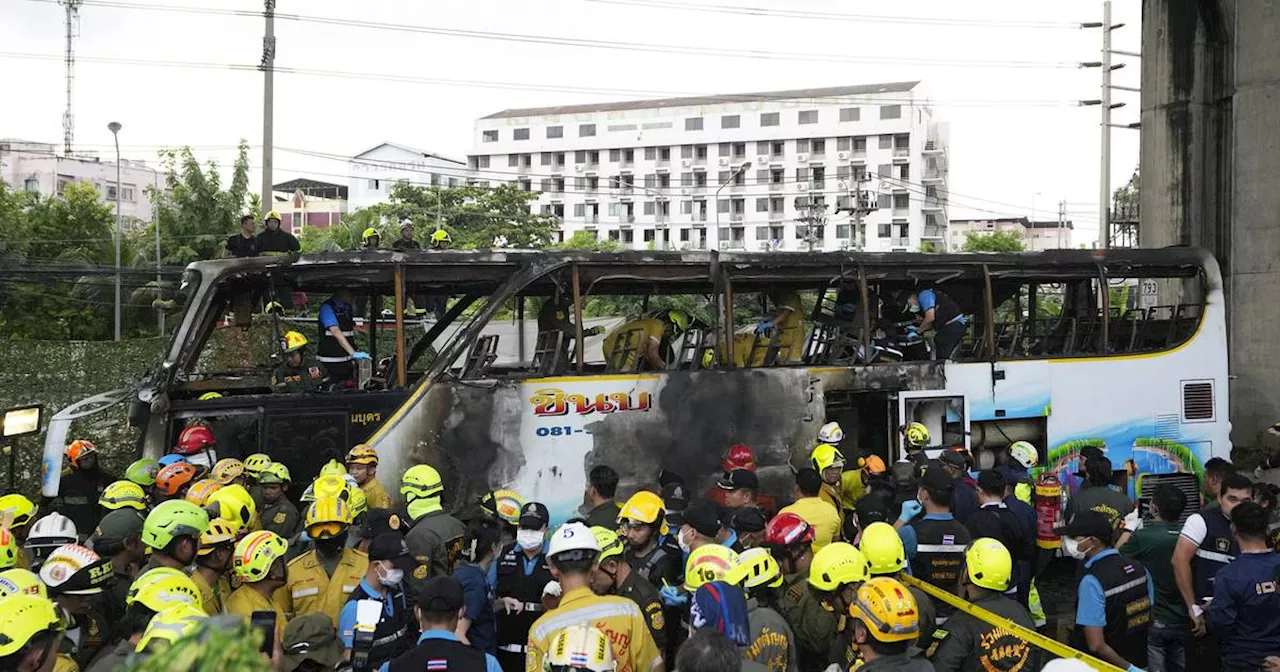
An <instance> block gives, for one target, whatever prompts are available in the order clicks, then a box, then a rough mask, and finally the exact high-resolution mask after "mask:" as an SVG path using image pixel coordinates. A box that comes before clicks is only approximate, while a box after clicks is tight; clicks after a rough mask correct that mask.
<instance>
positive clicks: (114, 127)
mask: <svg viewBox="0 0 1280 672" xmlns="http://www.w3.org/2000/svg"><path fill="white" fill-rule="evenodd" d="M121 128H123V127H122V126H121V125H120V122H118V121H113V122H111V123H109V124H107V130H108V131H111V137H112V139H114V140H115V143H116V319H115V340H117V341H118V340H120V129H121Z"/></svg>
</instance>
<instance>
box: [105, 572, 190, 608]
mask: <svg viewBox="0 0 1280 672" xmlns="http://www.w3.org/2000/svg"><path fill="white" fill-rule="evenodd" d="M124 602H125V604H126V605H132V604H135V603H138V604H141V605H142V606H144V607H146V608H148V609H150V610H151V611H155V612H161V611H164V610H165V609H167V608H169V607H172V606H174V605H176V604H181V603H187V604H192V605H195V606H197V607H199V608H201V609H203V608H204V600H203V599H201V598H200V590H199V589H198V588H196V584H195V583H194V582H192V581H191V577H189V576H187V575H186V574H184V573H182V570H178V569H172V568H169V567H156V568H155V569H151V570H148V571H147V572H146V573H145V574H143V575H142V576H139V577H138V578H136V579H134V580H133V584H132V585H130V586H129V592H128V594H126V595H125V599H124Z"/></svg>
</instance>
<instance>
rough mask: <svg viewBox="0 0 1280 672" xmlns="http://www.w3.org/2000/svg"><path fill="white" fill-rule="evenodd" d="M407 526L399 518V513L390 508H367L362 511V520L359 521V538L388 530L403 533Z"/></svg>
mask: <svg viewBox="0 0 1280 672" xmlns="http://www.w3.org/2000/svg"><path fill="white" fill-rule="evenodd" d="M408 531H409V526H408V525H406V524H405V521H404V520H402V519H401V518H400V514H398V513H396V512H394V511H392V510H391V509H369V510H368V511H365V513H364V521H363V522H361V523H360V538H361V539H373V538H374V537H377V536H379V535H382V534H386V533H388V532H394V533H396V534H403V533H405V532H408Z"/></svg>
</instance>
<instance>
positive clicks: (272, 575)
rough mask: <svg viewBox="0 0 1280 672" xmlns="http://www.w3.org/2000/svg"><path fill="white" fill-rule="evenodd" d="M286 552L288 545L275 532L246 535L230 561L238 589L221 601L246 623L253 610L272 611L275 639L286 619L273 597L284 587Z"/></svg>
mask: <svg viewBox="0 0 1280 672" xmlns="http://www.w3.org/2000/svg"><path fill="white" fill-rule="evenodd" d="M288 552H289V544H288V543H287V542H286V541H285V540H284V539H283V538H282V537H281V536H280V535H278V534H276V533H275V532H268V531H266V530H259V531H257V532H250V533H249V534H247V535H245V537H244V538H243V539H241V540H240V542H239V543H237V544H236V554H235V557H234V558H233V559H232V561H231V564H232V567H233V568H234V570H235V574H236V578H238V579H240V587H239V588H236V589H235V591H233V592H232V593H231V594H230V595H228V596H227V599H225V600H223V602H222V610H223V611H224V612H226V613H228V614H234V615H236V616H240V617H243V618H244V619H246V620H248V618H249V617H250V616H252V615H253V612H255V611H274V612H276V636H277V637H279V636H280V635H282V634H283V633H284V624H285V621H286V620H287V617H286V616H285V610H284V609H283V608H282V607H281V606H280V605H279V604H278V603H277V602H276V601H275V600H274V599H272V594H273V593H275V592H276V591H277V590H279V589H280V587H281V586H283V585H284V584H285V579H286V577H287V576H288V575H287V571H286V568H285V564H284V556H285V554H286V553H288Z"/></svg>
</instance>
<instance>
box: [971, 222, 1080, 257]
mask: <svg viewBox="0 0 1280 672" xmlns="http://www.w3.org/2000/svg"><path fill="white" fill-rule="evenodd" d="M1074 230H1075V227H1074V225H1073V224H1072V223H1071V220H1069V219H1064V220H1062V221H1058V220H1046V221H1034V220H1031V219H1028V218H1026V217H997V218H991V219H953V220H951V225H950V230H949V231H948V237H949V238H948V240H949V245H948V249H949V250H950V251H952V252H961V251H963V250H964V243H965V240H966V238H967V236H968V234H970V233H972V234H974V235H988V234H992V233H996V232H1001V233H1009V234H1012V235H1015V236H1017V237H1019V238H1021V239H1022V249H1024V250H1025V251H1027V252H1043V251H1045V250H1065V249H1071V247H1072V245H1071V234H1072V232H1073V231H1074Z"/></svg>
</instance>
